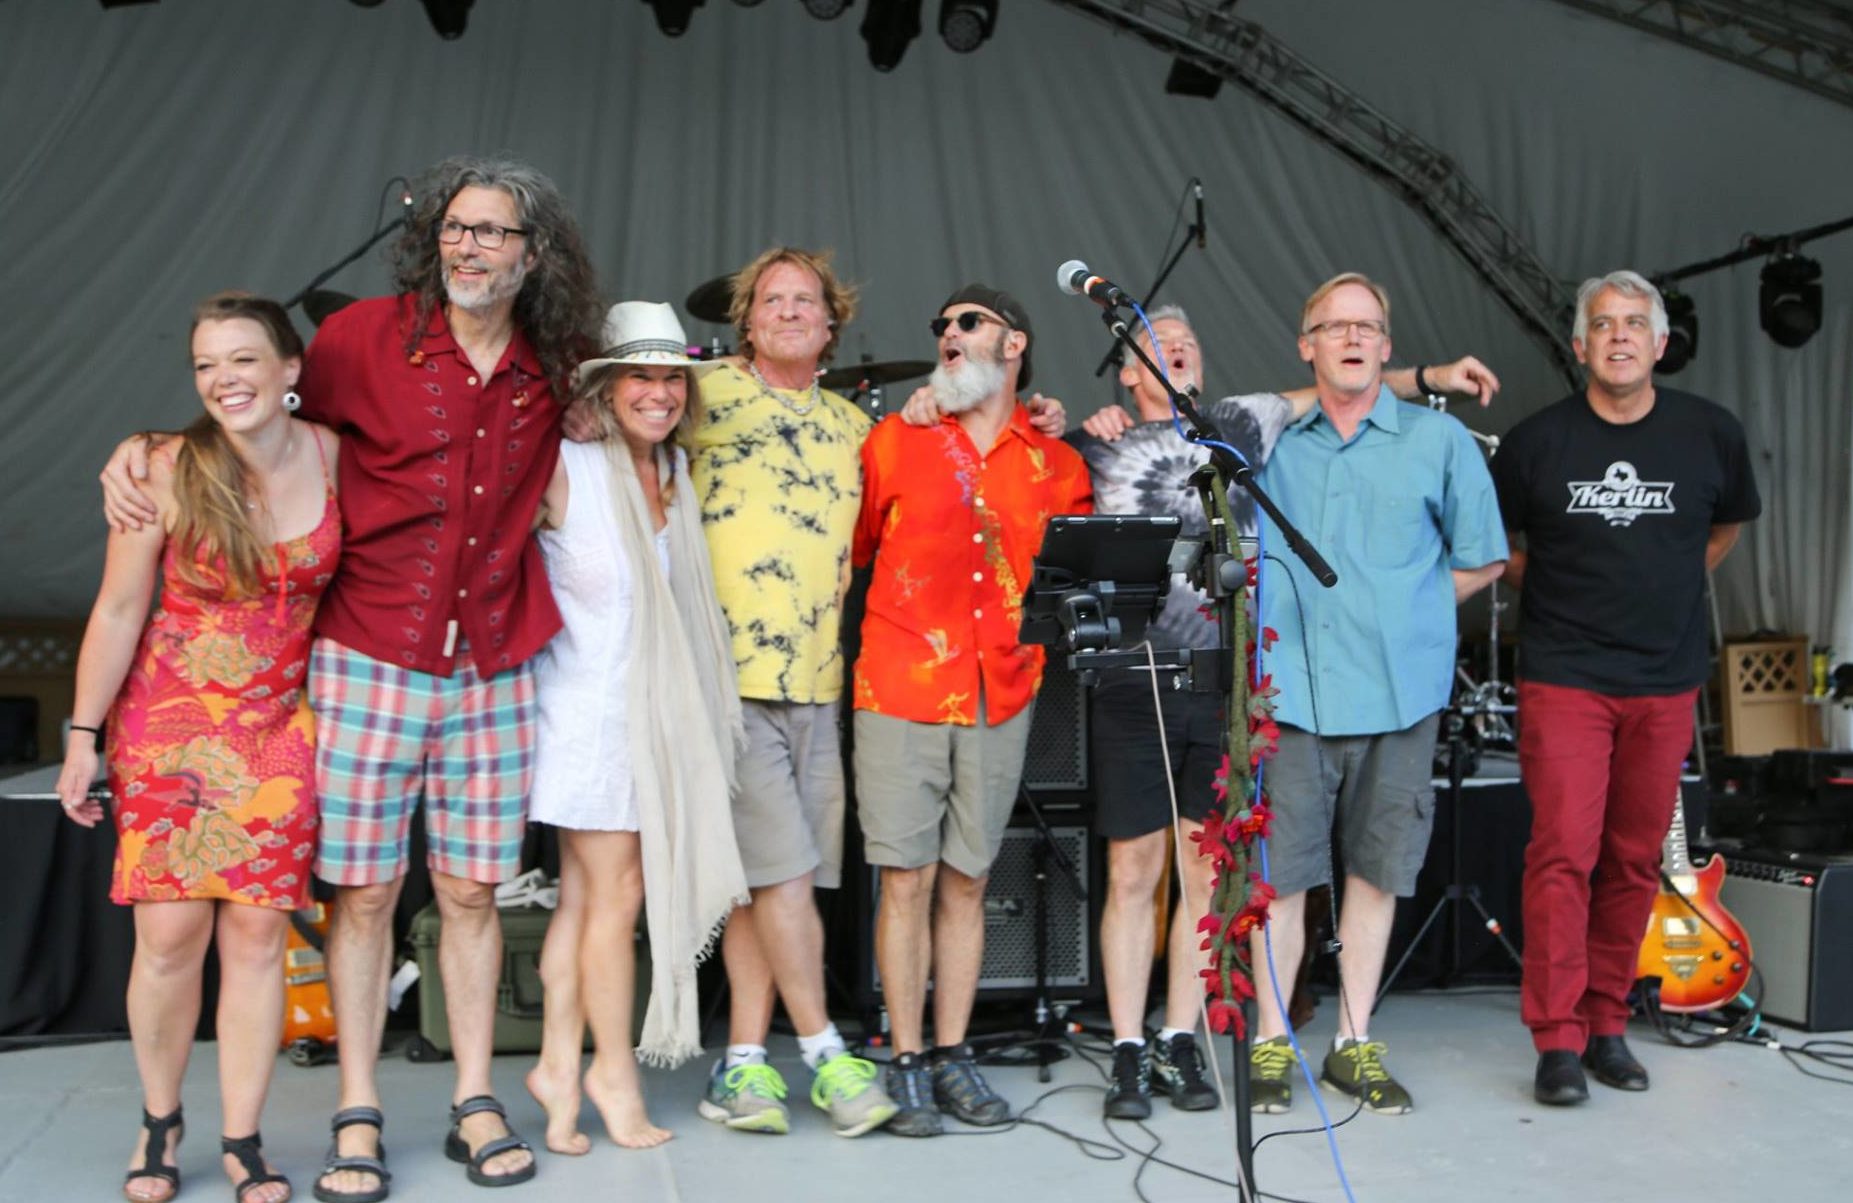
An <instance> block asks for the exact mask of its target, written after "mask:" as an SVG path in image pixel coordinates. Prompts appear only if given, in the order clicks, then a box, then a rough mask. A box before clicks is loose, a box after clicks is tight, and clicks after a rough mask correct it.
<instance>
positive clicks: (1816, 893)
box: [1719, 848, 1853, 1032]
mask: <svg viewBox="0 0 1853 1203" xmlns="http://www.w3.org/2000/svg"><path fill="white" fill-rule="evenodd" d="M1724 863H1725V879H1724V888H1723V890H1722V891H1721V892H1720V894H1719V897H1720V899H1721V900H1722V901H1723V903H1724V905H1725V907H1726V909H1728V910H1729V911H1730V912H1731V913H1732V914H1733V915H1735V916H1737V921H1738V922H1739V923H1741V924H1743V925H1744V930H1745V931H1746V932H1748V933H1749V934H1750V950H1751V953H1752V955H1753V956H1754V957H1755V958H1756V967H1757V969H1758V971H1759V972H1760V973H1761V974H1762V978H1763V997H1762V998H1761V999H1759V1000H1758V1001H1759V1002H1760V1003H1761V1004H1762V1007H1763V1014H1764V1015H1766V1016H1767V1017H1769V1018H1770V1019H1773V1020H1775V1021H1777V1022H1779V1023H1785V1024H1789V1025H1790V1026H1793V1027H1798V1028H1800V1029H1802V1030H1803V1031H1805V1032H1835V1031H1844V1030H1846V1029H1848V1028H1853V959H1850V958H1848V957H1847V955H1846V947H1847V937H1848V933H1849V932H1853V858H1848V857H1827V856H1819V855H1814V854H1810V853H1805V852H1779V851H1770V850H1764V849H1751V848H1740V849H1736V850H1733V851H1726V852H1725V853H1724ZM1753 982H1754V979H1753Z"/></svg>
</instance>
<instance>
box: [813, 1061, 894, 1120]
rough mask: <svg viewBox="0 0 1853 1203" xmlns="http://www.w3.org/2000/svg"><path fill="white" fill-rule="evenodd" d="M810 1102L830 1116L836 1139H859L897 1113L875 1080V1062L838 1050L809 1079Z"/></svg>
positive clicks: (892, 1101)
mask: <svg viewBox="0 0 1853 1203" xmlns="http://www.w3.org/2000/svg"><path fill="white" fill-rule="evenodd" d="M811 1102H812V1104H814V1105H815V1106H817V1107H819V1108H821V1109H822V1110H824V1111H826V1112H828V1113H829V1114H830V1122H831V1124H832V1125H834V1126H835V1128H836V1134H837V1135H838V1136H861V1135H862V1134H863V1133H864V1132H872V1131H874V1130H875V1129H876V1128H879V1127H881V1126H882V1125H883V1124H885V1123H887V1122H888V1121H889V1120H891V1119H893V1118H894V1113H895V1112H896V1111H898V1110H899V1108H897V1107H896V1106H895V1105H894V1100H893V1099H891V1098H889V1097H888V1092H887V1091H885V1090H883V1089H882V1088H881V1086H880V1085H879V1084H877V1083H876V1081H875V1063H874V1062H873V1061H864V1060H863V1059H862V1058H861V1057H852V1056H850V1055H849V1054H848V1053H847V1052H844V1051H841V1050H838V1051H837V1052H836V1053H834V1054H832V1055H831V1056H830V1057H829V1058H828V1059H826V1060H824V1061H822V1062H819V1063H818V1066H817V1076H816V1077H814V1078H812V1079H811Z"/></svg>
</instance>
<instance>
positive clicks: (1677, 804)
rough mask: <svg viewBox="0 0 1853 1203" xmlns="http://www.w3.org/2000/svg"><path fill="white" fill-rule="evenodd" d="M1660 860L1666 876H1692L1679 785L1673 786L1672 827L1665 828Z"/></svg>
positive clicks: (1683, 804)
mask: <svg viewBox="0 0 1853 1203" xmlns="http://www.w3.org/2000/svg"><path fill="white" fill-rule="evenodd" d="M1660 860H1661V864H1662V866H1663V867H1664V868H1665V869H1666V875H1667V876H1668V877H1672V878H1686V877H1690V876H1692V851H1691V849H1690V848H1688V847H1687V846H1686V806H1685V802H1684V800H1683V799H1682V798H1681V797H1680V793H1679V785H1678V783H1677V782H1675V783H1674V785H1673V825H1672V826H1671V827H1669V828H1667V832H1666V842H1665V843H1664V844H1662V845H1661V848H1660Z"/></svg>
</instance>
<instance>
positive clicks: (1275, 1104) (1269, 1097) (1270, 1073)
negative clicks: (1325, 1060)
mask: <svg viewBox="0 0 1853 1203" xmlns="http://www.w3.org/2000/svg"><path fill="white" fill-rule="evenodd" d="M1298 1061H1299V1058H1297V1057H1295V1056H1294V1055H1293V1042H1292V1041H1291V1040H1289V1039H1287V1037H1285V1036H1276V1037H1274V1039H1272V1040H1257V1041H1256V1042H1255V1043H1254V1045H1253V1047H1251V1048H1250V1049H1249V1050H1248V1109H1249V1110H1250V1111H1253V1112H1255V1113H1257V1114H1259V1115H1285V1114H1286V1113H1287V1112H1288V1111H1289V1110H1290V1109H1292V1107H1293V1070H1294V1066H1295V1065H1296V1064H1298Z"/></svg>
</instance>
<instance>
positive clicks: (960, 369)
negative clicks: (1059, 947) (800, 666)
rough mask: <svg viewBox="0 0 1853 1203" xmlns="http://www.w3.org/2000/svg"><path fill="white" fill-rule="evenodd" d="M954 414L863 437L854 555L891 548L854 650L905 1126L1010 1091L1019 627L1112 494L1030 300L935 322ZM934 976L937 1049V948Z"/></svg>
mask: <svg viewBox="0 0 1853 1203" xmlns="http://www.w3.org/2000/svg"><path fill="white" fill-rule="evenodd" d="M932 328H933V333H934V335H935V337H937V338H938V339H939V366H938V368H937V369H936V370H935V372H934V374H933V382H932V386H931V387H932V389H933V392H934V399H935V400H936V401H937V402H938V404H939V407H940V409H941V410H942V411H943V412H944V413H945V415H946V416H945V417H943V418H942V419H941V420H940V421H939V422H938V423H937V424H935V425H932V426H927V427H917V426H910V425H907V424H906V423H905V422H903V421H902V420H901V419H900V418H899V417H890V418H888V419H887V420H885V421H884V422H882V423H881V425H879V426H877V427H876V428H875V430H874V431H873V432H872V433H871V434H870V435H869V437H868V440H867V441H866V442H865V443H864V444H863V447H862V474H863V490H862V512H861V517H860V518H859V520H858V522H857V525H856V538H855V547H854V560H855V563H856V565H857V566H858V567H860V566H863V565H867V564H869V563H870V562H871V561H872V562H873V563H874V566H875V568H874V575H873V578H872V580H871V582H870V586H869V596H868V614H867V618H866V619H865V620H864V622H863V627H862V653H861V656H860V657H859V658H858V659H857V661H856V669H855V710H856V715H855V742H856V748H855V770H856V792H857V806H858V815H859V817H860V819H861V822H862V830H863V838H864V842H865V847H866V854H867V860H868V863H869V864H871V865H877V866H879V867H880V869H881V903H880V908H879V911H878V913H877V916H876V933H875V944H876V948H875V955H876V961H877V963H878V965H879V967H880V969H881V978H882V990H883V994H884V996H885V1002H886V1003H887V1007H888V1015H889V1018H890V1020H891V1022H892V1023H893V1025H894V1052H895V1056H894V1060H893V1061H892V1062H891V1063H890V1066H889V1070H888V1078H887V1087H888V1094H889V1095H890V1096H891V1097H892V1098H893V1100H894V1102H895V1103H896V1105H898V1106H899V1107H900V1111H899V1113H898V1114H896V1116H895V1117H894V1118H893V1119H892V1120H891V1121H889V1125H888V1130H889V1131H891V1132H897V1133H900V1134H901V1135H904V1136H932V1135H936V1134H937V1133H938V1132H939V1131H940V1130H941V1124H942V1121H941V1119H940V1112H941V1111H942V1110H944V1111H947V1112H950V1113H951V1114H952V1115H953V1116H955V1117H956V1118H958V1119H961V1120H964V1121H965V1122H967V1123H974V1124H982V1125H989V1124H999V1123H1003V1122H1004V1121H1005V1120H1007V1119H1009V1118H1010V1106H1009V1104H1008V1103H1006V1102H1005V1101H1004V1100H1003V1099H1002V1098H1000V1097H999V1096H998V1095H997V1093H996V1092H995V1091H993V1090H992V1089H991V1088H990V1086H989V1085H988V1084H987V1083H986V1082H985V1080H984V1078H983V1076H982V1075H980V1074H979V1072H978V1067H977V1065H976V1063H975V1062H974V1060H973V1056H972V1050H971V1046H970V1045H968V1044H966V1043H965V1027H966V1023H967V1021H968V1020H969V1019H970V1017H971V1008H972V1001H973V999H974V998H975V996H976V994H977V986H978V969H979V963H980V961H981V959H982V957H983V953H984V888H985V880H986V877H987V875H988V874H989V872H990V868H991V862H992V861H993V860H994V859H995V858H996V856H997V850H998V848H999V846H1000V845H1001V844H1002V842H1003V835H1004V828H1005V826H1006V824H1007V823H1008V822H1009V818H1010V812H1011V809H1012V807H1013V806H1014V804H1015V801H1016V794H1017V783H1018V780H1019V778H1020V777H1021V776H1022V770H1023V755H1024V751H1025V748H1026V746H1027V742H1028V739H1029V725H1030V707H1031V703H1032V702H1033V701H1034V699H1035V696H1036V690H1037V687H1038V686H1040V685H1041V683H1042V665H1043V653H1042V649H1041V648H1039V647H1035V646H1026V645H1024V644H1022V643H1019V642H1018V639H1017V630H1018V627H1019V626H1020V624H1021V621H1022V599H1023V588H1024V584H1025V583H1026V582H1027V580H1028V577H1029V571H1030V563H1031V561H1032V560H1033V559H1034V557H1035V554H1036V550H1037V548H1038V547H1039V546H1040V544H1041V542H1042V531H1043V527H1044V526H1045V525H1046V524H1047V523H1048V520H1049V518H1051V517H1052V516H1054V515H1056V514H1075V513H1087V512H1089V511H1091V510H1092V509H1093V494H1092V491H1091V489H1090V487H1089V484H1088V474H1087V465H1086V464H1085V463H1084V462H1083V461H1082V459H1081V457H1080V456H1079V455H1078V454H1077V453H1076V452H1075V451H1074V450H1073V449H1072V448H1070V447H1069V446H1068V445H1067V444H1065V443H1062V442H1060V441H1058V440H1056V439H1053V438H1050V437H1048V436H1046V435H1043V434H1039V433H1038V432H1037V431H1036V430H1035V429H1033V428H1032V427H1031V426H1030V423H1029V415H1028V412H1027V411H1026V410H1025V409H1024V408H1023V406H1022V405H1020V404H1019V403H1018V401H1017V390H1018V389H1019V388H1022V387H1024V386H1026V385H1027V384H1028V383H1029V374H1030V368H1029V348H1030V338H1031V335H1030V327H1029V318H1028V315H1027V314H1026V313H1025V312H1024V310H1023V307H1022V306H1021V305H1020V304H1018V303H1017V301H1016V300H1015V299H1014V298H1012V297H1011V296H1009V295H1008V294H1006V293H1003V292H999V291H997V290H996V289H992V288H987V287H985V286H983V285H976V284H974V285H971V286H968V287H966V288H962V289H960V290H959V291H958V292H956V293H954V294H953V295H952V297H951V299H949V300H948V301H947V302H946V303H945V304H944V305H942V306H941V307H940V316H939V317H938V318H937V319H935V320H934V322H933V323H932ZM929 964H930V965H931V966H932V969H933V979H934V994H933V1028H934V1038H935V1040H936V1042H937V1047H935V1048H934V1049H932V1052H931V1057H930V1059H929V1057H928V1050H927V1045H926V1041H925V1032H924V1029H925V1009H926V986H927V967H928V965H929Z"/></svg>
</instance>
